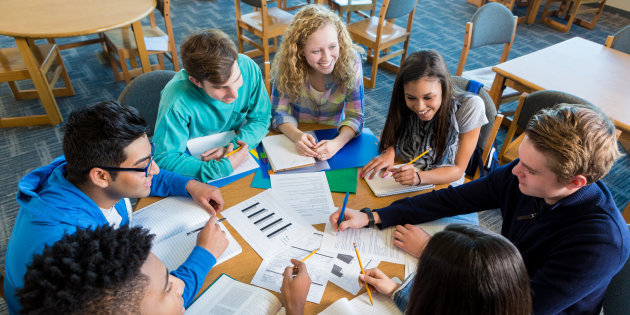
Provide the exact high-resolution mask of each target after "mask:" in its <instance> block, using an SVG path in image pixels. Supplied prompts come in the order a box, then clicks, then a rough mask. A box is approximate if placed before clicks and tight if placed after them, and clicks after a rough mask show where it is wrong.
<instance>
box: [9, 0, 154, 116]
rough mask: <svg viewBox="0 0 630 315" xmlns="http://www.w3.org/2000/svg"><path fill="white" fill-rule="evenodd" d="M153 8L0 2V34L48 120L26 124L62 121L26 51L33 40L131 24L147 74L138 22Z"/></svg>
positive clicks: (73, 0)
mask: <svg viewBox="0 0 630 315" xmlns="http://www.w3.org/2000/svg"><path fill="white" fill-rule="evenodd" d="M155 5H156V2H155V0H133V1H129V0H107V1H103V0H54V1H51V0H28V1H14V0H0V8H2V10H0V35H6V36H12V37H14V38H15V43H16V44H17V47H18V48H19V50H20V54H21V55H22V58H23V59H24V63H25V64H26V66H27V68H28V71H29V74H30V75H31V78H32V80H33V84H34V85H35V89H36V90H37V92H38V94H39V98H40V100H41V102H42V105H43V106H44V109H45V110H46V116H47V118H48V119H47V121H46V120H43V121H42V120H41V119H39V120H31V121H28V120H27V124H42V123H48V124H51V125H55V124H58V123H60V122H62V121H63V118H62V117H61V113H60V112H59V108H58V107H57V102H56V101H55V97H54V95H53V92H52V90H51V89H50V87H49V86H48V84H47V83H46V82H47V81H46V80H45V77H44V76H45V74H44V73H42V72H41V71H40V69H39V65H38V63H37V61H36V59H35V58H34V56H33V53H32V51H31V49H30V47H31V46H32V45H33V44H34V42H33V40H34V39H39V38H51V39H52V38H58V37H74V36H81V35H89V34H95V33H101V32H104V31H108V30H111V29H116V28H120V27H124V26H128V25H131V26H132V27H133V29H134V34H135V39H136V44H137V46H138V52H139V56H140V63H141V64H142V70H143V71H144V72H149V71H151V65H150V64H149V56H148V55H147V51H146V47H145V45H144V36H143V34H142V27H141V24H140V20H141V19H142V18H144V17H145V16H147V15H148V14H149V13H151V12H153V9H155ZM90 42H93V41H90ZM75 46H76V45H71V47H75Z"/></svg>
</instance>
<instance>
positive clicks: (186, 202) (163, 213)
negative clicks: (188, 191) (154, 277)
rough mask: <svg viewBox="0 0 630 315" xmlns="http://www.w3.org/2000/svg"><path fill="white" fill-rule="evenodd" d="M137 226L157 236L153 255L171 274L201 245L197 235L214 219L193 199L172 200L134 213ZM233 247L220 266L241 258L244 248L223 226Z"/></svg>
mask: <svg viewBox="0 0 630 315" xmlns="http://www.w3.org/2000/svg"><path fill="white" fill-rule="evenodd" d="M133 217H134V221H133V226H142V227H144V228H146V229H149V230H150V231H151V233H153V234H155V238H154V239H153V244H152V248H151V252H153V254H155V256H157V257H158V258H160V260H162V262H163V263H164V265H166V267H167V268H168V269H169V270H175V269H177V267H179V266H180V265H181V264H182V263H184V261H185V260H186V258H188V255H190V253H191V252H192V250H193V248H194V247H195V245H196V243H197V234H198V233H199V232H198V231H197V232H192V233H191V231H194V230H196V229H197V228H200V227H202V226H204V225H205V224H206V222H208V220H210V215H209V214H208V213H207V212H206V210H204V209H202V208H201V207H200V206H199V205H197V204H196V203H195V201H194V200H192V199H191V198H189V197H181V196H177V197H168V198H164V199H162V200H160V201H158V202H156V203H153V204H151V205H148V206H146V207H144V208H142V209H141V210H139V211H136V212H135V213H134V216H133ZM219 226H221V229H222V230H223V231H225V233H226V237H227V239H228V241H229V245H228V247H227V249H226V250H225V252H223V254H222V255H221V256H220V257H217V265H218V264H220V263H222V262H224V261H226V260H228V259H230V258H232V257H234V256H236V255H238V254H240V253H241V252H242V248H241V246H240V245H239V244H238V242H237V241H236V240H235V239H234V237H232V235H231V234H230V232H229V231H228V230H227V229H226V228H225V226H224V225H223V223H219Z"/></svg>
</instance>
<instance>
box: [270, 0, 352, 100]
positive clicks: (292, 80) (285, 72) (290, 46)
mask: <svg viewBox="0 0 630 315" xmlns="http://www.w3.org/2000/svg"><path fill="white" fill-rule="evenodd" d="M329 24H330V25H333V26H334V27H335V28H336V29H337V39H338V41H339V57H338V59H337V62H336V64H335V68H334V69H333V72H332V76H333V81H334V82H335V83H337V84H339V85H340V86H341V87H343V88H346V89H352V87H353V86H354V84H355V83H356V80H357V79H361V80H362V79H363V78H356V73H355V71H354V64H355V62H356V54H357V52H362V51H363V49H361V48H360V47H359V46H357V45H355V44H353V43H352V38H350V33H348V30H347V29H346V26H345V24H344V23H343V22H342V21H341V19H340V18H339V16H337V14H335V13H334V12H332V11H330V10H329V9H327V8H325V7H323V6H321V5H317V4H311V5H307V6H305V7H303V8H302V9H301V10H300V11H299V12H298V13H297V14H296V15H295V17H294V18H293V21H292V22H291V24H289V26H288V27H287V29H286V30H285V31H284V34H283V39H282V43H281V44H280V47H279V49H278V52H277V53H276V56H275V57H274V59H273V63H272V66H271V77H272V80H273V81H274V84H275V87H276V88H277V89H278V91H280V94H282V95H283V96H284V97H287V98H289V99H292V100H295V99H298V98H299V97H300V94H301V90H303V87H304V85H305V83H306V81H307V80H308V76H309V75H310V74H311V72H312V71H313V69H312V68H311V66H309V64H308V63H307V61H306V58H305V57H304V56H303V55H302V51H303V50H304V45H305V44H306V41H307V40H308V38H309V37H310V36H311V35H312V34H313V33H314V32H315V31H317V30H319V29H320V28H321V27H323V26H324V25H329Z"/></svg>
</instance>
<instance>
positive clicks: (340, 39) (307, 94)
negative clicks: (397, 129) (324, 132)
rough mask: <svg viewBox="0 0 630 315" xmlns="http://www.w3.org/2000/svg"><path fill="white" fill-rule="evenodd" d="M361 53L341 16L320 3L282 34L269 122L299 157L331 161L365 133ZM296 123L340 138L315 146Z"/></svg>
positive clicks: (273, 70)
mask: <svg viewBox="0 0 630 315" xmlns="http://www.w3.org/2000/svg"><path fill="white" fill-rule="evenodd" d="M360 51H362V49H361V48H360V47H358V46H356V45H354V44H353V43H352V38H350V34H349V33H348V30H347V29H346V25H345V24H344V23H343V22H342V21H341V19H340V18H339V16H338V15H337V14H335V13H334V12H332V11H330V10H329V9H327V8H325V7H323V6H321V5H308V6H306V7H304V8H302V9H301V10H300V11H299V12H298V13H297V14H296V15H295V17H294V18H293V21H292V22H291V24H289V26H288V27H287V29H286V31H285V32H284V36H283V39H282V43H281V44H280V48H279V49H278V53H277V54H276V57H275V58H274V60H273V65H272V68H271V76H272V79H273V88H272V90H271V105H272V115H273V118H272V122H271V124H272V128H273V129H276V130H278V131H280V132H282V133H283V134H285V135H286V136H287V137H288V138H289V139H291V140H292V141H293V142H295V145H296V147H297V150H298V153H299V154H302V155H306V156H312V157H315V158H318V159H320V160H327V159H330V158H331V157H333V156H334V155H335V154H336V153H337V152H338V151H339V150H340V149H341V148H342V147H343V146H344V145H345V144H346V143H348V141H350V140H351V139H352V138H354V137H355V136H357V135H359V134H360V133H361V130H362V129H363V97H364V94H363V68H362V67H361V55H360V54H359V52H360ZM298 122H302V123H318V124H326V125H331V126H336V127H337V129H338V132H339V135H337V137H335V138H334V139H332V140H322V141H319V142H316V141H315V138H313V136H311V135H310V134H308V133H305V132H303V131H301V130H299V129H298V128H297V125H298Z"/></svg>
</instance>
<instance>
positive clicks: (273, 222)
mask: <svg viewBox="0 0 630 315" xmlns="http://www.w3.org/2000/svg"><path fill="white" fill-rule="evenodd" d="M221 214H223V216H224V217H225V218H227V220H228V221H230V224H231V225H232V227H234V229H236V231H237V232H238V233H239V234H240V235H241V236H242V237H243V239H245V241H247V243H248V244H249V245H250V246H251V247H252V248H253V249H254V250H255V251H256V253H258V255H260V257H262V258H263V259H266V258H269V257H273V256H274V254H275V253H276V252H278V251H282V250H284V249H285V248H287V247H288V246H289V245H292V244H293V243H295V242H297V241H299V240H301V239H302V238H304V237H306V236H308V235H310V234H312V233H313V232H316V231H317V230H315V228H313V226H312V225H310V224H308V223H307V222H305V221H304V219H302V217H300V216H299V215H298V214H297V213H295V211H293V209H290V208H289V207H287V206H286V205H284V204H283V203H282V202H280V201H279V198H277V197H276V195H275V194H274V192H273V191H272V190H271V189H268V190H265V191H263V192H262V193H260V194H258V195H256V196H254V197H252V198H249V199H247V200H245V201H243V202H241V203H239V204H237V205H234V206H232V207H230V208H229V209H227V210H224V211H223V212H221Z"/></svg>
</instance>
